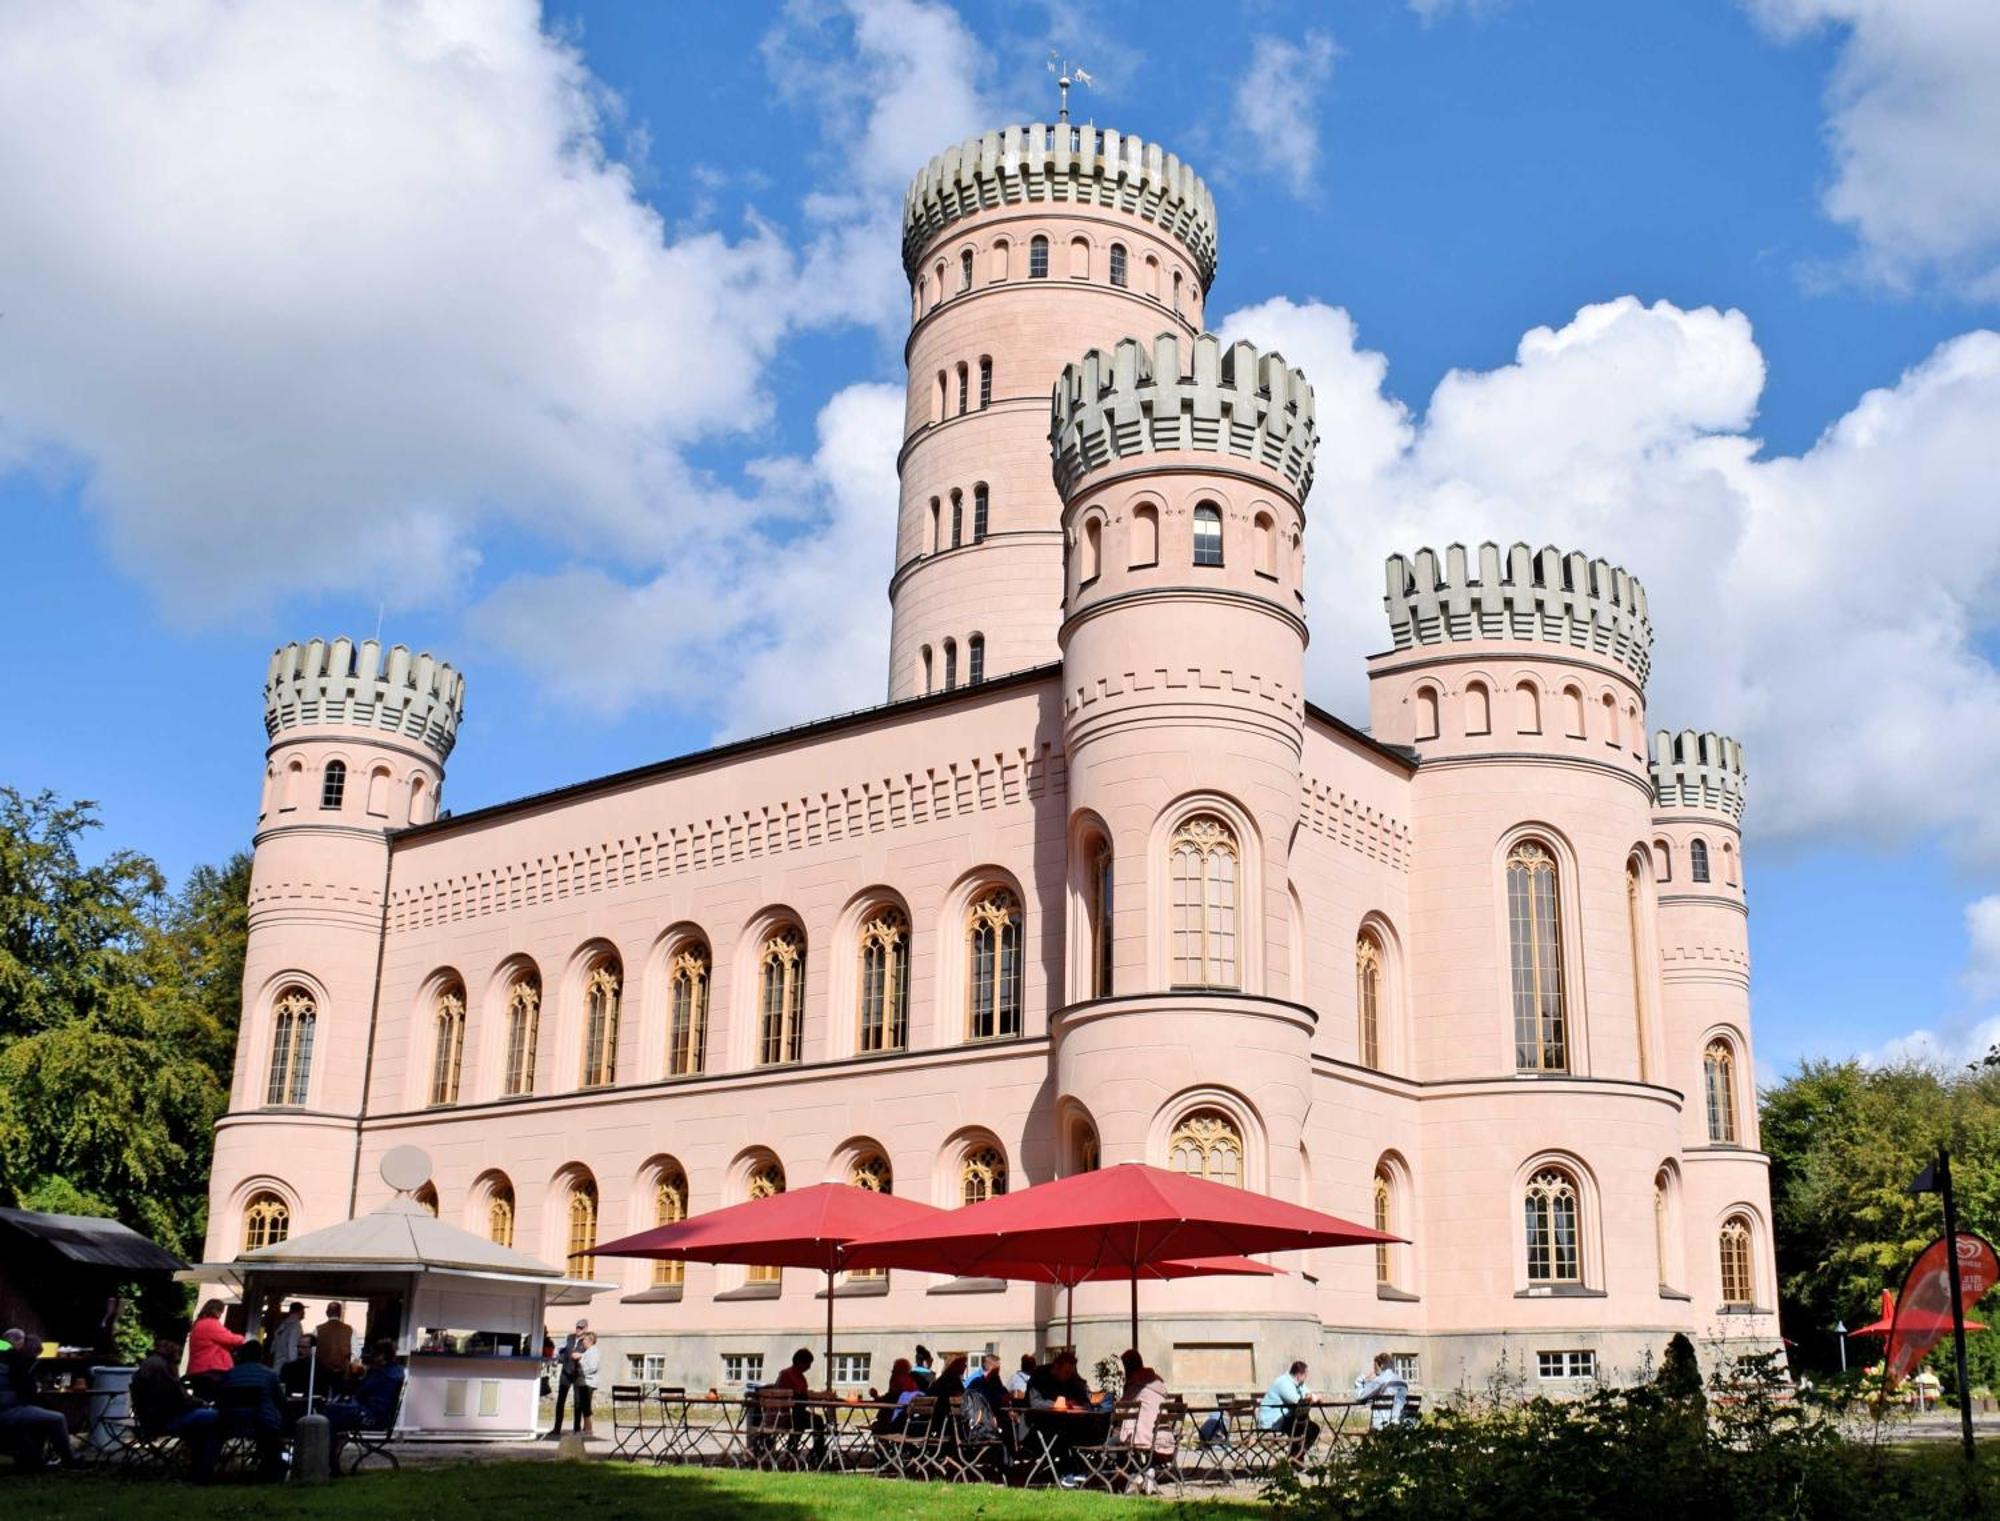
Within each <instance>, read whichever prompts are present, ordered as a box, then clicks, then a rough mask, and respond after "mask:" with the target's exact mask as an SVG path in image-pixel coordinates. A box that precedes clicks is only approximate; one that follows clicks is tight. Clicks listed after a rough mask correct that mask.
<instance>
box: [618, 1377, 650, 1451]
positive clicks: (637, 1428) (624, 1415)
mask: <svg viewBox="0 0 2000 1521" xmlns="http://www.w3.org/2000/svg"><path fill="white" fill-rule="evenodd" d="M658 1440H659V1428H658V1427H656V1426H654V1425H653V1424H652V1423H651V1422H649V1421H648V1420H647V1419H646V1390H645V1388H644V1386H643V1385H640V1384H613V1385H612V1386H611V1455H612V1456H613V1457H615V1458H616V1457H623V1458H643V1457H645V1456H646V1454H647V1453H649V1452H650V1451H651V1450H652V1447H653V1444H654V1442H656V1441H658Z"/></svg>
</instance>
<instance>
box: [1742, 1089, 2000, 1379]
mask: <svg viewBox="0 0 2000 1521" xmlns="http://www.w3.org/2000/svg"><path fill="white" fill-rule="evenodd" d="M1762 1115H1763V1138H1764V1149H1765V1150H1766V1151H1767V1152H1769V1153H1770V1156H1771V1208H1772V1213H1773V1217H1774V1218H1773V1227H1774V1234H1775V1236H1776V1240H1777V1261H1778V1287H1779V1294H1780V1309H1781V1311H1782V1313H1783V1315H1784V1318H1785V1325H1786V1332H1787V1334H1788V1335H1790V1336H1791V1337H1792V1338H1793V1339H1794V1340H1796V1341H1798V1342H1799V1343H1800V1344H1801V1345H1803V1346H1806V1347H1808V1348H1809V1349H1811V1350H1812V1351H1813V1353H1814V1356H1815V1360H1816V1361H1819V1362H1821V1363H1824V1362H1826V1361H1828V1360H1829V1359H1830V1357H1831V1355H1832V1342H1831V1340H1830V1339H1829V1337H1828V1334H1827V1332H1828V1328H1829V1327H1831V1326H1832V1325H1834V1323H1835V1322H1836V1321H1841V1322H1845V1323H1846V1324H1847V1325H1849V1326H1858V1325H1862V1324H1865V1323H1866V1322H1868V1321H1872V1320H1873V1319H1874V1318H1875V1315H1876V1312H1877V1310H1878V1309H1879V1307H1880V1305H1881V1297H1882V1290H1884V1289H1891V1290H1900V1289H1901V1287H1902V1282H1903V1275H1904V1274H1905V1273H1906V1272H1908V1271H1909V1267H1910V1264H1911V1263H1912V1262H1914V1261H1915V1260H1916V1257H1917V1254H1918V1253H1919V1252H1920V1251H1922V1250H1923V1248H1924V1247H1925V1246H1926V1245H1927V1244H1928V1243H1929V1242H1931V1241H1932V1240H1934V1239H1936V1238H1937V1237H1938V1236H1939V1235H1941V1234H1942V1233H1943V1230H1944V1219H1943V1214H1942V1211H1941V1209H1940V1205H1939V1201H1938V1198H1937V1196H1936V1195H1935V1194H1920V1195H1919V1194H1912V1193H1910V1191H1909V1187H1910V1182H1911V1179H1912V1178H1914V1177H1915V1176H1916V1173H1917V1171H1918V1169H1919V1168H1921V1167H1922V1166H1923V1164H1924V1163H1925V1162H1926V1161H1928V1160H1929V1159H1930V1157H1931V1156H1932V1155H1933V1154H1934V1153H1935V1152H1936V1151H1937V1149H1938V1147H1939V1146H1941V1145H1947V1146H1949V1147H1950V1148H1951V1155H1952V1169H1951V1170H1952V1179H1953V1182H1954V1184H1955V1186H1956V1189H1955V1191H1956V1194H1957V1198H1958V1214H1959V1222H1960V1228H1961V1229H1964V1230H1969V1231H1978V1232H1980V1233H1982V1234H1985V1235H1987V1236H1989V1237H1990V1236H1991V1235H1992V1234H1993V1232H1994V1231H1995V1230H1996V1229H2000V1065H1993V1064H1990V1063H1988V1064H1981V1065H1980V1066H1978V1067H1975V1068H1972V1069H1970V1070H1968V1071H1965V1072H1955V1073H1946V1072H1943V1071H1940V1070H1937V1069H1935V1068H1931V1067H1925V1066H1921V1065H1918V1064H1914V1063H1912V1064H1905V1065H1902V1066H1895V1067H1864V1066H1863V1065H1861V1063H1859V1062H1854V1061H1848V1062H1807V1063H1805V1064H1804V1065H1803V1066H1801V1067H1800V1068H1799V1070H1798V1071H1797V1072H1795V1073H1793V1074H1792V1075H1791V1076H1790V1077H1788V1078H1786V1079H1785V1081H1783V1082H1782V1083H1779V1084H1778V1085H1776V1086H1775V1087H1773V1088H1770V1089H1767V1090H1766V1091H1765V1093H1764V1094H1763V1096H1762ZM1988 1318H1989V1319H1990V1318H1991V1317H1990V1316H1989V1317H1988ZM1988 1341H1995V1342H2000V1337H1987V1336H1979V1337H1974V1338H1973V1339H1972V1343H1971V1345H1972V1347H1973V1349H1974V1353H1973V1355H1974V1358H1975V1362H1976V1363H1978V1364H1980V1365H1982V1366H1983V1365H1986V1364H1989V1363H1991V1362H1993V1361H1994V1360H1995V1359H1996V1357H2000V1350H1996V1351H1995V1352H1993V1353H1989V1352H1988V1350H1987V1348H1986V1347H1985V1346H1984V1345H1983V1344H1984V1343H1985V1342H1988ZM1853 1350H1854V1353H1855V1355H1856V1356H1857V1357H1859V1358H1869V1359H1872V1358H1875V1357H1879V1356H1880V1355H1881V1351H1882V1347H1881V1344H1880V1343H1879V1342H1873V1343H1869V1342H1863V1343H1859V1344H1857V1345H1856V1346H1855V1347H1854V1349H1853ZM1946 1351H1947V1356H1946V1357H1944V1358H1939V1357H1936V1356H1934V1357H1933V1365H1934V1366H1937V1365H1938V1364H1940V1363H1942V1362H1945V1361H1948V1360H1949V1359H1948V1343H1947V1348H1946ZM1943 1371H1945V1370H1944V1369H1943V1368H1942V1367H1940V1372H1943ZM1986 1371H1988V1372H1990V1371H1993V1370H1991V1369H1986ZM1990 1382H1991V1380H1990V1379H1989V1378H1986V1377H1982V1371H1981V1368H1980V1367H1975V1369H1974V1373H1973V1383H1974V1384H1975V1385H1977V1384H1980V1383H1990Z"/></svg>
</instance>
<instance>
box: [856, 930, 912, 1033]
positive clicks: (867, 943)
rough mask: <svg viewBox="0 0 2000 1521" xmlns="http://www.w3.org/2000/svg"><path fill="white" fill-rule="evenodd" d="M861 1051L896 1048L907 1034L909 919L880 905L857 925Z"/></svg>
mask: <svg viewBox="0 0 2000 1521" xmlns="http://www.w3.org/2000/svg"><path fill="white" fill-rule="evenodd" d="M860 1012H861V1028H860V1036H859V1040H858V1042H857V1044H858V1046H859V1048H860V1049H861V1050H862V1051H863V1052H869V1051H900V1050H902V1049H903V1047H904V1046H905V1045H907V1044H908V1043H909V1033H910V921H909V920H908V919H907V918H905V917H904V915H903V911H902V910H901V909H898V908H892V907H889V906H887V905H884V906H883V907H881V908H878V909H876V910H875V912H874V913H873V914H871V915H869V917H868V920H867V922H866V923H865V924H863V925H862V926H861V1011H860Z"/></svg>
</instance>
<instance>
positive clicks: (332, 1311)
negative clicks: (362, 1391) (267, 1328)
mask: <svg viewBox="0 0 2000 1521" xmlns="http://www.w3.org/2000/svg"><path fill="white" fill-rule="evenodd" d="M301 1313H303V1312H301ZM345 1315H346V1311H345V1309H344V1308H343V1307H342V1306H341V1305H340V1303H339V1302H338V1301H335V1302H334V1303H333V1304H330V1305H328V1306H327V1307H326V1319H325V1320H322V1321H321V1322H320V1323H319V1326H318V1328H317V1329H315V1330H314V1332H313V1363H314V1365H315V1367H316V1368H317V1369H318V1379H319V1386H320V1389H321V1391H322V1392H323V1393H326V1394H329V1395H331V1394H338V1393H340V1392H341V1391H342V1390H344V1389H345V1388H346V1387H347V1385H348V1383H349V1381H350V1380H351V1379H352V1377H353V1374H354V1328H353V1327H352V1326H350V1325H349V1324H348V1323H347V1321H346V1320H345V1319H344V1316H345Z"/></svg>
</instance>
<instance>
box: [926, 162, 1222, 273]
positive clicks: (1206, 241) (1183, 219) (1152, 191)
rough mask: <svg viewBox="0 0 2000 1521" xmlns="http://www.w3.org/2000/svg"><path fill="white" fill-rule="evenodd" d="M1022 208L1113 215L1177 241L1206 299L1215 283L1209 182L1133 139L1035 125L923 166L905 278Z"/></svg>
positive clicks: (1212, 216) (1212, 219)
mask: <svg viewBox="0 0 2000 1521" xmlns="http://www.w3.org/2000/svg"><path fill="white" fill-rule="evenodd" d="M1024 201H1050V202H1069V203H1070V204H1072V205H1080V206H1096V207H1108V208H1110V209H1113V210H1117V211H1123V212H1127V213H1129V214H1131V215H1133V216H1137V217H1143V218H1144V219H1145V220H1146V221H1148V222H1152V223H1153V224H1155V225H1156V226H1157V227H1159V228H1160V230H1161V231H1162V232H1165V233H1167V234H1169V235H1170V236H1172V237H1175V238H1178V239H1179V240H1180V242H1181V243H1182V244H1183V245H1184V246H1185V247H1186V249H1187V251H1188V254H1189V255H1190V257H1192V258H1193V260H1194V264H1195V271H1196V273H1197V274H1198V275H1199V276H1200V277H1201V288H1202V289H1203V290H1204V291H1206V290H1207V289H1208V287H1209V285H1210V284H1211V283H1212V282H1213V281H1214V279H1215V197H1214V196H1212V195H1210V194H1209V193H1208V187H1207V186H1206V185H1204V184H1203V183H1202V182H1201V176H1199V175H1198V174H1196V173H1195V172H1194V171H1193V170H1192V169H1190V168H1188V166H1187V165H1186V164H1184V163H1182V162H1181V161H1180V159H1179V158H1177V157H1176V156H1175V155H1174V154H1171V153H1169V152H1167V151H1166V150H1165V149H1164V148H1162V147H1161V146H1160V145H1159V144H1158V143H1149V142H1146V141H1144V140H1143V139H1141V138H1137V137H1133V136H1131V135H1130V134H1129V133H1123V132H1113V131H1110V130H1108V129H1106V128H1103V127H1089V126H1071V125H1069V124H1067V123H1065V124H1063V125H1060V126H1053V127H1052V126H1048V125H1047V124H1045V123H1042V122H1036V123H1034V124H1032V125H1030V126H1025V127H1005V128H1002V129H1000V130H999V131H995V132H988V133H986V134H985V135H984V136H982V137H971V138H967V139H966V140H965V141H964V142H962V143H958V144H956V145H954V146H952V147H950V148H947V149H945V150H944V152H942V153H940V154H939V155H938V156H937V157H936V158H934V159H932V160H931V161H930V162H929V163H928V164H926V165H924V167H923V169H922V170H921V171H919V173H918V174H917V177H916V179H915V180H914V181H912V182H911V185H910V189H909V193H908V194H907V195H906V196H904V198H903V269H904V272H905V273H907V274H908V275H909V276H910V277H911V278H912V279H914V278H916V273H917V266H918V265H919V264H920V263H921V262H922V259H923V252H924V249H925V247H926V246H927V245H928V244H929V243H930V241H931V239H933V238H935V237H936V236H937V235H938V234H939V233H940V232H942V231H943V230H944V229H945V228H947V227H949V226H950V225H951V224H952V223H953V222H956V221H957V220H959V219H960V218H961V217H968V216H971V215H972V214H973V213H974V212H977V211H983V210H985V209H986V208H988V207H991V206H1003V205H1008V204H1014V203H1020V202H1024Z"/></svg>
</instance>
